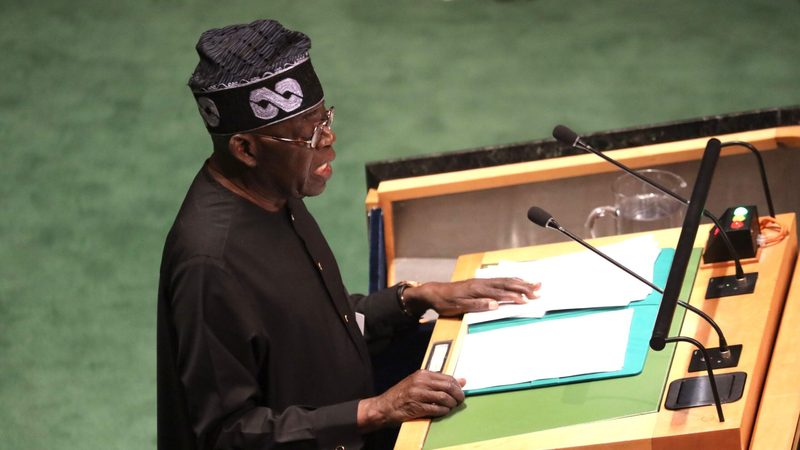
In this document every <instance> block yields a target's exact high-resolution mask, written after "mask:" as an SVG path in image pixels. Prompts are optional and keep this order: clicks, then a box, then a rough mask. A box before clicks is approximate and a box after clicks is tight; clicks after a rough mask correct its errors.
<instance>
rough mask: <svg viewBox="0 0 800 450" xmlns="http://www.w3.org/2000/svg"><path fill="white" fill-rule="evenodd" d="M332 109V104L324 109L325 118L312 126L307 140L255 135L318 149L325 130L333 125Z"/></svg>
mask: <svg viewBox="0 0 800 450" xmlns="http://www.w3.org/2000/svg"><path fill="white" fill-rule="evenodd" d="M334 110H335V108H334V107H333V106H331V107H330V108H329V109H328V110H326V111H325V119H323V120H322V122H320V123H318V124H317V125H316V126H315V127H314V134H313V135H311V139H309V140H305V139H289V138H283V137H277V136H267V135H266V134H257V133H256V136H259V137H262V138H267V139H272V140H273V141H279V142H288V143H291V144H301V145H305V146H306V147H308V148H310V149H313V150H319V143H320V142H321V141H322V136H323V135H324V133H326V132H327V133H330V132H331V126H333V112H334Z"/></svg>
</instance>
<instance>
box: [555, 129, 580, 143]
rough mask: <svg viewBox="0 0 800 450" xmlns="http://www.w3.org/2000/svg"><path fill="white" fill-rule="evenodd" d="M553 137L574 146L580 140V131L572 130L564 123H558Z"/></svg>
mask: <svg viewBox="0 0 800 450" xmlns="http://www.w3.org/2000/svg"><path fill="white" fill-rule="evenodd" d="M553 137H554V138H556V140H557V141H558V142H561V143H562V144H567V145H569V146H570V147H572V146H574V145H575V143H576V142H578V133H576V132H574V131H572V130H570V129H569V128H568V127H566V126H564V125H556V127H555V128H553Z"/></svg>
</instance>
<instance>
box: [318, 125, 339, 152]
mask: <svg viewBox="0 0 800 450" xmlns="http://www.w3.org/2000/svg"><path fill="white" fill-rule="evenodd" d="M334 142H336V132H335V131H333V130H332V129H331V128H330V127H324V128H322V136H321V137H320V139H319V146H320V147H323V148H324V147H330V146H332V145H333V143H334Z"/></svg>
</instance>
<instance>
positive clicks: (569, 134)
mask: <svg viewBox="0 0 800 450" xmlns="http://www.w3.org/2000/svg"><path fill="white" fill-rule="evenodd" d="M553 137H554V138H556V140H557V141H559V142H561V143H563V144H566V145H569V146H571V147H575V148H579V149H581V150H583V151H585V152H589V153H592V154H594V155H596V156H598V157H600V158H602V159H604V160H606V161H608V162H609V163H611V164H613V165H615V166H617V167H619V168H620V169H621V170H622V171H623V172H625V173H627V174H628V175H631V176H633V177H635V178H637V179H639V180H641V181H642V182H644V183H646V184H649V185H651V186H653V187H654V188H656V189H658V190H659V191H661V192H663V193H664V194H666V195H668V196H670V197H672V198H674V199H675V200H677V201H679V202H681V203H683V204H684V205H688V204H689V200H687V199H685V198H684V197H681V196H680V195H678V194H676V193H674V192H672V191H671V190H669V189H667V188H665V187H664V186H662V185H660V184H659V183H656V182H655V181H653V180H651V179H649V178H647V177H645V176H643V175H640V174H638V173H636V171H634V170H632V169H631V168H630V167H628V166H626V165H624V164H622V163H620V162H619V161H617V160H615V159H613V158H611V157H609V156H607V155H605V154H604V153H603V152H601V151H599V150H597V149H595V148H594V147H592V146H590V145H589V144H587V143H586V142H584V141H583V140H582V139H581V138H580V136H578V134H577V133H575V132H574V131H572V130H571V129H570V128H569V127H566V126H564V125H556V127H555V128H553ZM703 215H704V216H706V217H707V218H708V219H710V220H711V221H712V222H714V225H716V226H717V228H718V229H720V230H722V229H723V228H722V225H721V224H720V223H719V219H717V217H716V216H714V215H713V214H711V213H710V212H708V210H706V209H703ZM720 236H721V237H722V241H723V242H724V243H725V246H726V247H727V249H728V253H729V254H730V255H731V257H732V258H733V263H734V266H735V269H736V275H735V277H736V280H737V281H739V282H746V279H745V275H744V268H743V267H742V262H741V259H740V258H739V255H738V253H737V252H736V250H735V249H734V247H733V243H732V242H731V240H730V238H729V237H728V235H727V234H726V233H720Z"/></svg>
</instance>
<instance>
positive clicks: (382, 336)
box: [348, 286, 419, 355]
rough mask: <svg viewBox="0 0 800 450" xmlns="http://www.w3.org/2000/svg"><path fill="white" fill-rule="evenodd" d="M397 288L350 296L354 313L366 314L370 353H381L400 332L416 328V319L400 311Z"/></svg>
mask: <svg viewBox="0 0 800 450" xmlns="http://www.w3.org/2000/svg"><path fill="white" fill-rule="evenodd" d="M397 289H398V287H397V286H394V287H390V288H386V289H382V290H380V291H377V292H375V293H372V294H370V295H362V294H350V295H349V298H348V299H349V301H350V305H351V307H352V308H353V310H354V311H356V312H359V313H361V314H364V338H365V339H366V340H367V345H368V346H369V350H370V353H371V354H373V355H375V354H377V353H380V352H381V351H382V350H383V349H384V348H385V347H386V346H387V345H388V344H389V342H390V341H391V339H392V337H393V336H394V335H395V334H396V333H397V331H398V330H402V329H408V328H410V327H413V326H416V325H417V324H418V323H419V321H418V318H416V317H409V316H408V315H407V314H406V313H404V312H403V310H402V309H400V303H399V302H398V301H397V295H398V294H397Z"/></svg>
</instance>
